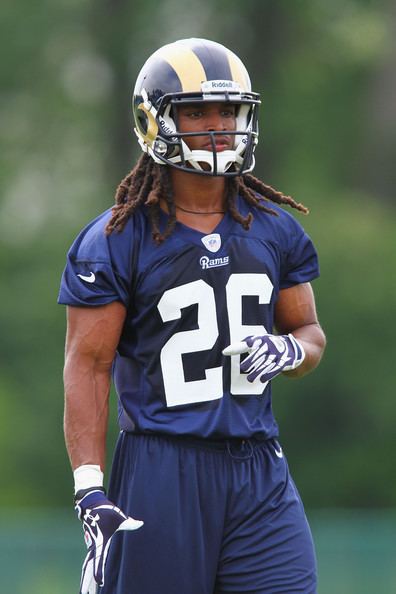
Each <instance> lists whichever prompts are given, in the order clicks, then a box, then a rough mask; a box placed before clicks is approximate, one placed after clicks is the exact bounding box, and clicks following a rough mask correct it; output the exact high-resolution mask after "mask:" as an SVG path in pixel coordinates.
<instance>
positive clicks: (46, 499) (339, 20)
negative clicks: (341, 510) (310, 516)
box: [0, 0, 396, 509]
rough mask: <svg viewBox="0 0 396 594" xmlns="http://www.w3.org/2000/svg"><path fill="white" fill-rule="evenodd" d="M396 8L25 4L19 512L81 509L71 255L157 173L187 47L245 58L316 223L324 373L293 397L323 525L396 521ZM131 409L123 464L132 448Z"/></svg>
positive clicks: (287, 171) (6, 226) (3, 447)
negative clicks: (336, 516)
mask: <svg viewBox="0 0 396 594" xmlns="http://www.w3.org/2000/svg"><path fill="white" fill-rule="evenodd" d="M395 7H396V5H395V3H394V2H393V1H392V0H376V1H375V2H374V1H370V0H333V1H332V2H329V1H328V0H301V1H295V0H283V1H267V0H244V2H243V3H242V2H240V1H239V2H237V1H236V0H212V1H210V0H200V2H191V1H190V0H185V1H184V2H180V1H179V0H163V1H162V2H160V3H158V2H154V1H153V0H146V1H145V2H139V1H135V2H127V1H126V0H98V1H97V2H92V1H89V0H83V1H78V2H77V1H76V0H57V1H56V2H50V1H49V0H37V1H36V2H34V3H32V2H30V1H28V0H19V2H17V3H16V2H13V1H11V0H5V1H4V2H3V3H2V8H1V24H0V27H1V35H0V46H1V50H2V56H3V60H2V67H1V83H2V84H1V95H0V118H1V126H0V134H1V136H0V148H1V157H0V174H1V175H0V189H1V192H0V278H1V283H2V287H3V289H2V307H1V310H0V329H1V333H0V424H1V426H0V466H1V469H2V478H3V481H2V484H3V486H2V489H1V490H0V502H1V504H2V506H3V507H4V506H6V507H7V508H20V507H25V508H26V507H27V508H47V509H48V508H58V507H60V506H64V507H67V506H70V499H71V491H72V481H71V473H70V469H69V464H68V460H67V456H66V453H65V449H64V444H63V435H62V408H63V390H62V365H63V345H64V331H65V312H64V309H63V307H60V306H58V305H57V304H56V298H57V292H58V286H59V279H60V275H61V272H62V269H63V266H64V262H65V254H66V251H67V249H68V247H69V245H70V243H71V242H72V240H73V238H74V237H75V235H76V233H77V232H78V231H79V229H80V228H81V227H82V226H83V225H84V224H85V223H87V222H88V221H89V220H90V219H91V218H92V217H93V216H95V215H96V214H98V213H99V212H101V211H102V210H104V209H105V208H107V207H108V206H110V205H111V204H112V202H113V195H114V190H115V187H116V186H117V184H118V182H119V181H120V179H121V178H122V177H123V176H124V175H125V174H126V173H127V172H128V171H129V170H130V169H131V168H132V166H133V164H134V161H135V159H136V158H137V156H138V147H137V143H136V140H135V137H134V134H133V130H132V128H133V124H132V114H131V109H130V105H131V95H132V90H133V85H134V81H135V78H136V75H137V73H138V71H139V69H140V67H141V65H142V63H143V62H144V60H145V59H146V58H147V57H148V56H149V55H150V54H151V53H152V52H153V51H154V50H155V49H157V47H159V46H161V45H163V44H165V43H167V42H170V41H173V40H175V39H178V38H182V37H191V36H196V37H207V38H210V39H214V40H217V41H219V42H221V43H224V44H225V45H227V46H229V47H230V48H231V49H233V50H234V51H235V52H236V53H237V54H238V55H239V56H240V57H241V58H242V59H243V61H244V62H245V64H246V65H247V66H248V68H249V70H250V73H251V78H252V81H253V88H254V90H256V91H259V92H260V93H261V95H262V111H261V119H260V144H259V148H258V151H257V166H256V173H257V175H259V176H260V177H261V178H262V179H264V180H265V181H266V182H267V183H269V184H271V185H273V186H275V187H276V188H279V189H281V190H282V191H283V192H285V193H288V194H291V195H293V196H294V197H295V198H296V199H297V200H299V201H302V202H304V203H305V204H307V205H308V206H309V207H310V209H311V214H310V215H309V216H308V217H303V216H301V217H300V215H297V216H299V218H300V220H301V222H302V223H303V225H304V226H305V228H306V230H307V231H308V232H309V234H310V235H311V236H312V238H313V240H314V242H315V244H316V246H317V249H318V251H319V254H320V260H321V272H322V275H321V278H320V279H319V280H317V281H315V283H314V289H315V292H316V296H317V305H318V311H319V317H320V320H321V322H322V325H323V326H324V329H325V331H326V333H327V336H328V349H327V352H326V355H325V357H324V359H323V362H322V364H321V366H320V368H319V369H318V370H317V371H316V372H315V373H313V374H312V375H310V376H308V377H307V378H305V379H304V380H302V381H293V380H287V379H283V378H281V379H279V380H276V385H274V407H275V411H276V414H277V418H278V421H279V423H280V427H281V440H282V443H283V445H284V448H285V450H286V453H287V455H288V459H289V463H290V465H291V467H292V470H293V474H294V477H295V479H296V482H297V484H298V486H299V488H300V490H301V492H302V495H303V498H304V501H305V503H306V505H307V507H310V508H315V507H316V508H323V507H326V508H329V507H347V508H349V507H350V508H354V507H370V508H389V507H394V506H396V473H395V472H394V452H395V451H396V432H395V430H394V426H395V417H396V404H395V401H394V393H395V389H394V383H395V379H394V370H393V364H394V358H395V355H396V352H395V351H396V350H395V346H394V344H395V343H394V323H395V309H396V308H395V305H396V274H395V265H394V254H395V247H396V240H395V237H396V222H395V203H394V181H395V177H394V165H395V161H396V34H395V32H396V31H395V30H396V8H395ZM115 407H116V403H115V401H114V396H113V404H112V409H113V419H112V424H111V430H110V433H109V448H110V449H111V448H112V446H113V443H114V440H115V437H116V433H117V429H116V423H115V414H114V411H115Z"/></svg>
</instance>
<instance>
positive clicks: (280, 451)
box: [274, 446, 283, 458]
mask: <svg viewBox="0 0 396 594" xmlns="http://www.w3.org/2000/svg"><path fill="white" fill-rule="evenodd" d="M274 451H275V454H276V455H277V456H278V458H283V450H282V448H281V447H280V446H279V450H277V449H276V448H274Z"/></svg>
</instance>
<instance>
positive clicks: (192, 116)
mask: <svg viewBox="0 0 396 594" xmlns="http://www.w3.org/2000/svg"><path fill="white" fill-rule="evenodd" d="M185 115H186V116H187V117H188V118H190V119H192V120H198V119H199V118H201V117H202V116H203V112H202V111H200V110H198V109H196V110H194V111H190V112H187V113H186V114H185Z"/></svg>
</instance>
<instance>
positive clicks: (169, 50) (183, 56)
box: [161, 44, 207, 92]
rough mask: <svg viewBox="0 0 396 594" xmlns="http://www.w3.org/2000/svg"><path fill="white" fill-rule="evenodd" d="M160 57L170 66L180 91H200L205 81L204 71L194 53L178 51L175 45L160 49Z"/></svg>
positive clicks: (178, 47) (178, 48)
mask: <svg viewBox="0 0 396 594" xmlns="http://www.w3.org/2000/svg"><path fill="white" fill-rule="evenodd" d="M161 57H162V58H163V59H164V60H166V61H167V62H168V64H170V66H172V68H173V69H174V71H175V72H176V74H177V76H178V77H179V80H180V82H181V86H182V89H181V90H182V91H184V92H189V91H200V89H201V82H203V81H205V80H207V78H206V74H205V70H204V68H203V66H202V64H201V62H200V61H199V59H198V57H197V56H196V54H195V53H194V52H192V51H191V50H189V49H188V48H186V49H185V50H184V51H183V50H182V51H180V46H177V44H169V45H168V46H165V47H164V48H162V55H161Z"/></svg>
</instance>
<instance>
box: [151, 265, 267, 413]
mask: <svg viewBox="0 0 396 594" xmlns="http://www.w3.org/2000/svg"><path fill="white" fill-rule="evenodd" d="M272 291H273V285H272V283H271V281H270V279H269V278H268V276H267V275H266V274H232V275H231V276H230V278H229V280H228V283H227V285H226V299H227V313H228V323H229V328H230V342H235V341H238V340H242V339H243V338H245V336H248V335H251V334H265V333H266V332H267V331H266V329H265V327H264V326H262V325H259V326H252V325H244V324H242V297H244V296H247V295H249V296H257V297H258V299H259V303H260V304H269V303H270V300H271V295H272ZM195 304H196V305H198V328H197V329H196V330H187V331H185V332H177V333H176V334H174V335H173V336H172V337H171V338H170V339H169V340H168V341H167V342H166V343H165V345H164V346H163V348H162V350H161V356H160V358H161V368H162V375H163V379H164V386H165V396H166V401H167V404H168V406H176V405H180V404H192V403H194V402H206V401H208V400H217V399H218V398H221V397H222V396H223V368H222V367H221V366H220V367H213V368H211V369H205V379H200V380H194V381H185V379H184V369H183V359H182V355H183V354H185V353H195V352H198V351H206V350H209V349H211V348H213V346H214V344H215V342H216V340H217V338H218V336H219V329H218V324H217V312H216V302H215V296H214V291H213V288H212V287H211V286H210V285H208V284H207V283H206V282H205V281H204V280H197V281H194V282H191V283H187V284H185V285H181V286H180V287H175V288H173V289H169V290H167V291H165V293H164V294H163V295H162V297H161V299H160V301H159V303H158V310H159V312H160V315H161V318H162V320H163V321H164V322H168V321H170V320H177V319H179V318H181V315H182V311H181V310H182V309H183V308H184V307H188V306H189V305H195ZM225 346H226V345H225ZM239 359H240V358H239V357H238V356H234V357H231V393H232V394H246V395H249V394H250V395H255V394H261V393H262V392H263V390H264V388H265V384H262V383H261V382H260V381H258V382H253V383H249V382H248V381H247V379H246V377H245V376H244V375H242V374H241V373H240V371H239Z"/></svg>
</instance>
